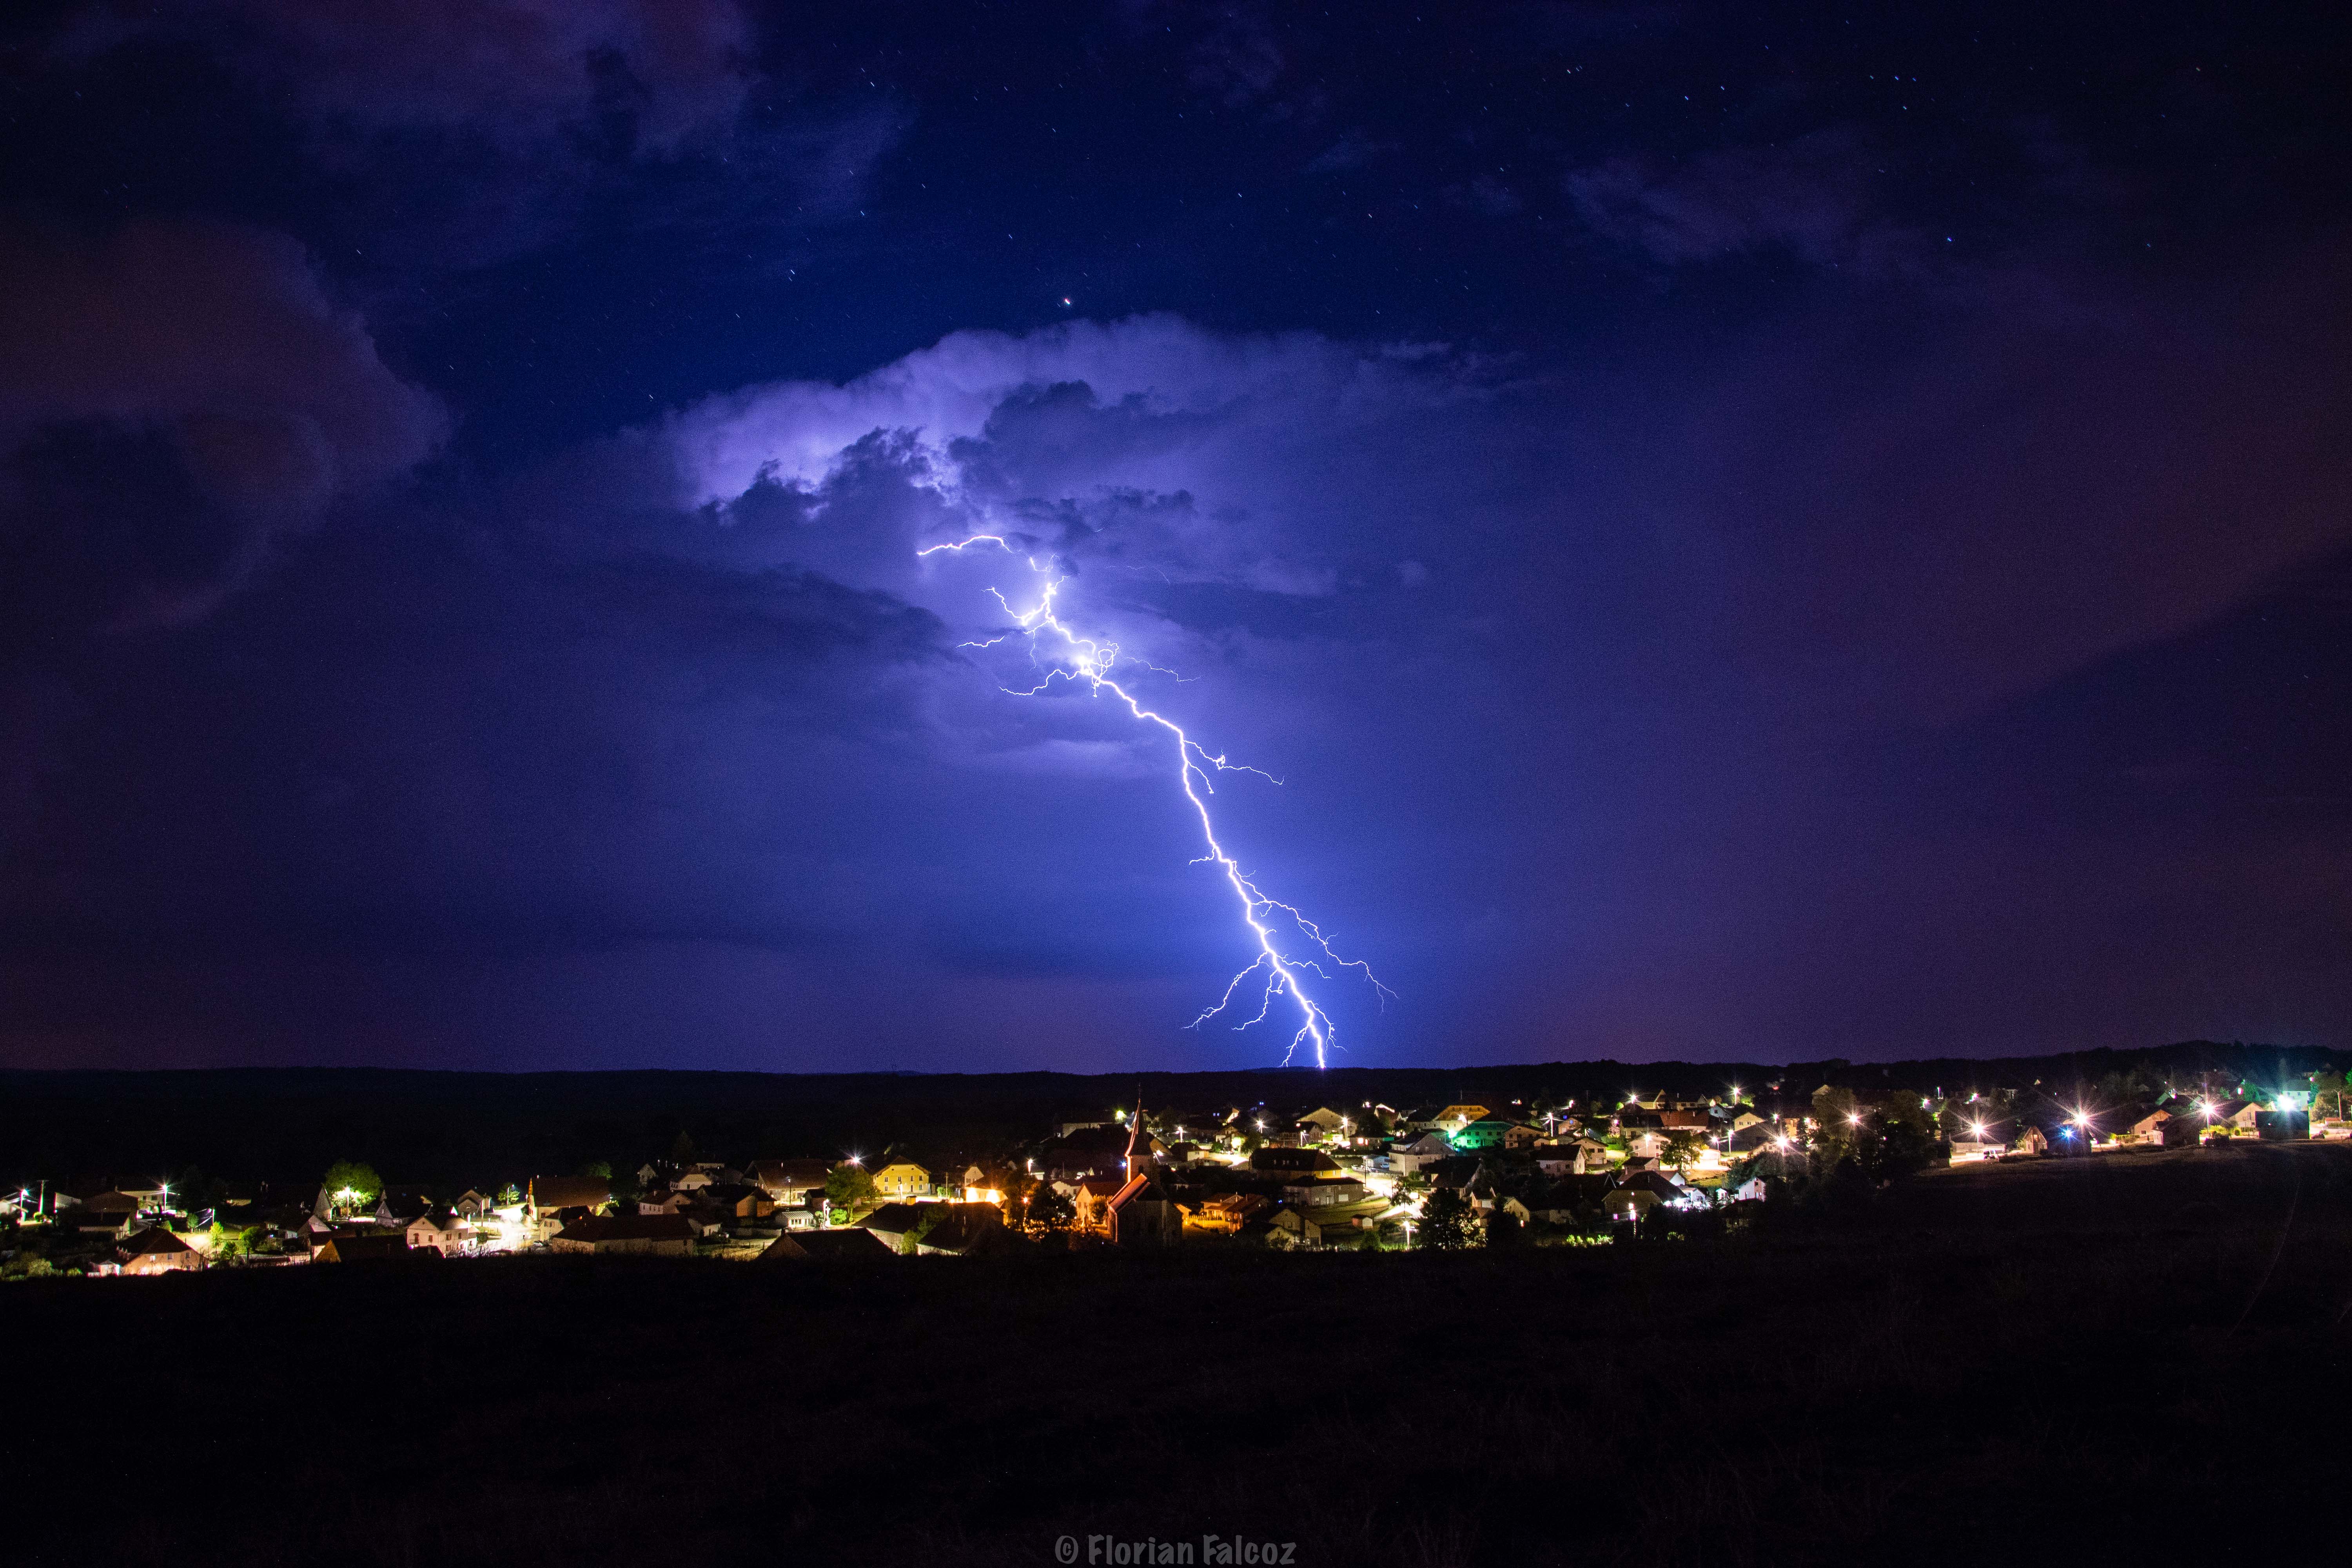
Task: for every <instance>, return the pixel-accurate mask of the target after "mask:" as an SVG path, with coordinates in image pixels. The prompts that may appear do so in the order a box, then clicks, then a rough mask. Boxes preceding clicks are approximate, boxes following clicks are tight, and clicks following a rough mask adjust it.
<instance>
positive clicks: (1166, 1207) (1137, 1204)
mask: <svg viewBox="0 0 2352 1568" xmlns="http://www.w3.org/2000/svg"><path fill="white" fill-rule="evenodd" d="M1358 1190H1359V1191H1361V1190H1362V1189H1361V1187H1360V1186H1359V1187H1358ZM1103 1216H1104V1234H1106V1235H1108V1237H1110V1239H1111V1241H1112V1242H1113V1244H1115V1245H1117V1246H1119V1247H1165V1246H1166V1245H1168V1243H1170V1242H1171V1241H1173V1240H1175V1239H1176V1237H1177V1236H1178V1234H1179V1233H1180V1232H1181V1231H1182V1230H1183V1228H1184V1216H1183V1214H1182V1213H1181V1211H1180V1210H1179V1209H1178V1208H1177V1207H1176V1205H1175V1203H1174V1202H1173V1201H1172V1200H1171V1199H1170V1197H1169V1196H1168V1193H1167V1190H1166V1189H1165V1188H1163V1187H1161V1186H1160V1184H1158V1183H1157V1182H1154V1181H1153V1180H1152V1179H1151V1178H1150V1176H1148V1175H1141V1176H1137V1177H1136V1178H1135V1179H1134V1180H1132V1181H1130V1182H1129V1183H1128V1184H1126V1185H1125V1186H1123V1187H1121V1188H1120V1189H1119V1190H1118V1193H1116V1194H1113V1196H1112V1197H1111V1200H1110V1201H1109V1202H1108V1204H1106V1205H1103Z"/></svg>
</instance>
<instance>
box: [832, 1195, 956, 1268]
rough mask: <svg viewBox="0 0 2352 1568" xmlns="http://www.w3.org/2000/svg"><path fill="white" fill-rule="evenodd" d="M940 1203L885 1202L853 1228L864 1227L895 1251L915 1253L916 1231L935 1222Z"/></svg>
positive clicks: (908, 1253)
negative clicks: (914, 1238)
mask: <svg viewBox="0 0 2352 1568" xmlns="http://www.w3.org/2000/svg"><path fill="white" fill-rule="evenodd" d="M944 1206H945V1205H940V1204H884V1205H882V1206H881V1207H880V1208H877V1209H876V1210H875V1211H874V1212H873V1213H872V1214H869V1215H866V1217H865V1218H863V1219H861V1220H859V1221H858V1222H857V1224H856V1226H853V1227H851V1228H854V1229H858V1230H864V1231H866V1232H867V1233H868V1234H870V1235H871V1236H872V1237H874V1239H876V1240H877V1241H879V1242H881V1243H882V1244H883V1245H884V1246H886V1247H889V1249H890V1250H891V1251H893V1252H897V1253H901V1254H906V1255H908V1256H911V1255H912V1254H913V1252H914V1250H915V1244H914V1241H913V1239H912V1238H913V1237H914V1236H915V1233H916V1232H918V1231H919V1230H922V1229H924V1228H926V1227H927V1226H930V1225H932V1224H933V1223H935V1222H936V1221H937V1220H938V1219H939V1218H940V1217H942V1216H941V1215H938V1214H936V1213H934V1212H933V1211H934V1210H937V1209H940V1208H943V1207H944Z"/></svg>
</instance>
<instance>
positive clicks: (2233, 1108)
mask: <svg viewBox="0 0 2352 1568" xmlns="http://www.w3.org/2000/svg"><path fill="white" fill-rule="evenodd" d="M2262 1110H2263V1107H2262V1102H2261V1101H2260V1100H2223V1101H2222V1102H2221V1104H2219V1105H2217V1106H2215V1107H2214V1108H2213V1110H2212V1114H2211V1115H2210V1117H2209V1118H2208V1120H2209V1121H2211V1122H2212V1124H2213V1125H2214V1126H2216V1127H2231V1128H2235V1129H2236V1130H2237V1131H2241V1132H2252V1131H2254V1130H2255V1128H2254V1118H2255V1117H2257V1116H2259V1115H2261V1114H2262Z"/></svg>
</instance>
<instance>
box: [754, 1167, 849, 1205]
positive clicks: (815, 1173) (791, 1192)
mask: <svg viewBox="0 0 2352 1568" xmlns="http://www.w3.org/2000/svg"><path fill="white" fill-rule="evenodd" d="M830 1173H833V1166H828V1163H825V1162H821V1159H762V1162H760V1163H755V1166H752V1168H751V1180H752V1184H755V1187H760V1190H764V1192H767V1194H769V1196H772V1199H776V1201H779V1204H781V1206H785V1208H802V1206H807V1204H809V1199H812V1196H816V1199H818V1201H821V1199H824V1194H825V1175H830Z"/></svg>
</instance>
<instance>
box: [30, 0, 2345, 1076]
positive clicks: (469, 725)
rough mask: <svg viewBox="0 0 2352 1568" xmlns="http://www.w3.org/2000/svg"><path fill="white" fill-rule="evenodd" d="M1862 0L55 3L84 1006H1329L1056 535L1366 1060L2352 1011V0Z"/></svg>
mask: <svg viewBox="0 0 2352 1568" xmlns="http://www.w3.org/2000/svg"><path fill="white" fill-rule="evenodd" d="M1852 10H1853V12H1854V14H1853V15H1852V16H1847V15H1844V14H1842V13H1841V10H1840V8H1838V7H1831V6H1821V5H1816V6H1811V7H1759V6H1748V7H1740V8H1730V7H1717V6H1687V7H1685V6H1677V5H1622V6H1607V5H1510V6H1475V5H1467V6H1465V5H1448V6H1434V5H1433V6H1428V7H1425V8H1423V9H1420V10H1416V9H1414V8H1412V7H1410V6H1386V5H1348V6H1334V7H1331V8H1329V9H1328V10H1325V9H1318V8H1316V7H1313V6H1310V5H1255V4H1219V5H1160V4H1150V3H1144V0H1117V3H1097V4H1076V3H1072V4H1055V3H1050V0H1025V3H1023V4H1017V5H995V6H989V5H902V4H889V3H887V0H876V3H870V4H863V5H839V6H816V5H809V6H793V7H785V6H756V5H750V4H748V3H747V4H741V5H738V4H733V3H730V0H408V3H404V4H401V5H383V4H373V3H369V0H219V3H214V4H201V3H194V0H190V3H186V4H168V3H167V4H157V5H143V4H142V5H131V4H127V3H126V4H120V5H108V4H96V5H91V4H77V5H19V6H16V7H12V8H11V15H12V17H13V20H11V21H9V22H7V23H5V24H0V28H5V32H4V33H0V45H5V54H0V138H5V142H0V1064H5V1065H11V1066H20V1067H55V1066H199V1065H218V1064H231V1063H237V1064H243V1063H297V1062H299V1063H373V1064H383V1065H414V1066H434V1067H491V1068H564V1067H571V1068H594V1067H620V1066H676V1067H730V1068H732V1067H752V1068H776V1069H809V1070H823V1069H847V1068H909V1069H913V1068H921V1069H944V1070H990V1069H997V1068H1034V1067H1045V1068H1072V1069H1078V1070H1100V1069H1106V1068H1124V1067H1141V1066H1150V1067H1155V1068H1186V1067H1201V1068H1211V1067H1215V1068H1228V1067H1236V1066H1254V1065H1262V1064H1271V1063H1274V1062H1276V1061H1278V1060H1280V1059H1281V1058H1282V1055H1283V1051H1284V1047H1285V1046H1286V1041H1287V1037H1288V1033H1289V1030H1288V1026H1285V1025H1283V1024H1281V1023H1280V1022H1279V1021H1278V1016H1277V1019H1276V1020H1273V1021H1269V1022H1268V1023H1267V1024H1265V1025H1261V1026H1258V1027H1255V1028H1253V1029H1249V1030H1246V1031H1241V1032H1236V1031H1234V1030H1233V1029H1231V1028H1230V1027H1228V1026H1227V1025H1228V1024H1229V1023H1230V1022H1231V1021H1232V1020H1230V1019H1228V1020H1222V1021H1219V1022H1217V1023H1213V1024H1212V1025H1209V1026H1203V1027H1202V1028H1199V1029H1197V1030H1193V1029H1187V1028H1186V1027H1185V1026H1186V1024H1187V1022H1188V1021H1189V1020H1191V1019H1192V1017H1193V1016H1194V1015H1195V1014H1197V1013H1198V1012H1199V1011H1200V1010H1201V1009H1202V1007H1204V1006H1206V1005H1210V1004H1212V1003H1213V1002H1214V1001H1215V1000H1216V999H1217V997H1218V995H1219V994H1221V993H1222V992H1223V988H1224V985H1225V984H1226V981H1227V980H1228V978H1229V977H1230V975H1231V974H1232V973H1233V972H1234V970H1236V969H1238V968H1240V967H1241V966H1242V965H1243V964H1244V963H1246V962H1247V961H1248V959H1249V957H1250V952H1251V949H1250V946H1249V942H1248V933H1247V932H1246V931H1245V930H1244V928H1243V927H1242V925H1241V924H1240V922H1239V921H1238V919H1237V914H1236V910H1235V907H1234V903H1233V900H1232V898H1231V895H1230V893H1229V891H1228V890H1227V889H1224V888H1223V885H1222V884H1221V883H1220V882H1219V880H1218V879H1217V877H1216V875H1215V873H1214V871H1213V869H1212V868H1205V867H1202V866H1199V865H1195V864H1192V863H1191V862H1192V859H1193V858H1194V857H1195V856H1197V855H1198V854H1199V853H1200V845H1199V841H1198V837H1197V832H1196V828H1195V826H1194V824H1193V822H1192V819H1191V818H1190V816H1188V808H1187V806H1186V805H1185V802H1184V799H1183V797H1182V795H1181V794H1180V793H1178V790H1177V786H1176V778H1175V772H1174V767H1173V760H1172V759H1173V752H1172V751H1171V748H1170V746H1169V744H1168V743H1167V741H1166V738H1165V736H1164V735H1161V734H1159V733H1157V732H1155V731H1150V729H1149V728H1148V727H1144V726H1139V725H1137V724H1136V723H1135V722H1133V721H1131V720H1129V719H1127V718H1125V717H1123V716H1122V715H1121V713H1119V712H1118V710H1116V709H1115V708H1114V706H1113V705H1112V704H1111V703H1110V702H1109V701H1108V700H1100V699H1094V698H1090V697H1088V696H1087V694H1086V693H1085V691H1084V689H1082V688H1079V687H1074V686H1072V685H1071V684H1069V683H1066V682H1064V683H1058V684H1056V685H1055V687H1054V688H1052V689H1049V690H1048V691H1047V692H1045V694H1043V695H1040V696H1037V697H1034V698H1028V699H1024V698H1020V697H1015V696H1010V695H1006V694H1004V693H1003V690H1002V689H1001V688H1003V687H1004V686H1006V685H1010V684H1013V683H1014V682H1015V680H1016V679H1018V678H1019V677H1020V676H1021V675H1022V673H1023V671H1024V669H1025V668H1026V666H1025V664H1024V662H1023V655H1022V651H1021V649H1022V646H1023V645H1021V644H1020V643H1019V642H1018V639H1016V641H1015V642H1014V643H1013V644H1011V645H1003V644H1000V645H999V646H998V647H994V648H967V647H959V646H958V645H959V644H962V643H966V642H972V641H984V640H986V639H987V638H989V637H992V636H996V635H998V634H1000V633H1002V632H1003V631H1004V630H1005V629H1006V616H1005V615H1004V613H1003V611H1002V610H1001V609H999V608H998V606H997V605H996V603H995V601H994V600H993V599H992V598H991V597H990V596H989V595H988V593H987V589H988V588H989V587H990V586H991V585H992V584H994V585H996V586H999V587H1002V588H1003V590H1004V591H1005V592H1006V594H1007V595H1008V597H1010V598H1011V599H1012V600H1013V603H1014V604H1015V605H1016V607H1026V604H1027V603H1028V602H1030V601H1032V600H1034V587H1033V586H1032V579H1031V578H1030V577H1029V575H1028V573H1027V570H1026V568H1024V567H1023V566H1022V565H1021V564H1020V563H1019V560H1018V559H1016V558H1013V557H1007V556H1003V555H1002V554H996V555H991V554H990V552H986V551H984V550H983V551H981V552H977V553H975V552H966V553H965V554H964V555H961V556H957V555H952V554H950V555H941V556H933V557H929V558H923V559H919V558H918V557H917V555H916V551H917V550H918V549H919V548H921V547H923V546H925V545H929V544H935V543H939V542H943V541H948V540H952V539H958V538H962V537H964V536H966V535H968V534H971V533H973V532H980V531H991V532H996V533H1000V534H1003V535H1005V536H1007V537H1009V538H1011V539H1013V540H1014V541H1015V542H1017V544H1018V547H1019V548H1020V549H1021V550H1022V551H1023V552H1024V553H1025V554H1027V555H1031V556H1034V557H1035V558H1037V559H1039V560H1041V561H1043V562H1047V563H1053V567H1054V569H1055V571H1058V572H1060V573H1062V574H1066V584H1065V585H1064V587H1063V588H1062V590H1061V591H1060V592H1061V597H1060V601H1059V603H1060V606H1061V608H1062V610H1063V612H1064V615H1065V617H1066V619H1067V620H1068V621H1070V622H1071V623H1072V624H1073V625H1074V626H1082V627H1084V628H1085V629H1086V630H1087V632H1088V633H1089V634H1091V635H1096V636H1098V637H1105V638H1108V639H1113V640H1116V641H1117V642H1118V645H1119V647H1120V648H1121V650H1122V654H1123V655H1125V656H1130V657H1132V658H1139V659H1141V660H1146V661H1149V663H1150V664H1152V665H1157V666H1160V667H1162V668H1164V669H1165V670H1169V671H1174V672H1177V673H1178V674H1180V675H1181V677H1182V679H1181V680H1180V679H1177V678H1176V676H1175V675H1169V674H1162V673H1159V672H1155V671H1153V670H1151V669H1149V668H1141V667H1139V666H1128V665H1122V667H1121V668H1122V669H1126V668H1135V669H1136V671H1137V674H1136V679H1135V689H1136V690H1137V692H1138V694H1139V696H1141V697H1143V698H1144V699H1146V700H1149V701H1150V702H1151V703H1152V704H1153V705H1154V706H1156V707H1158V708H1159V709H1160V710H1163V711H1165V712H1167V713H1169V714H1171V716H1173V717H1175V718H1177V719H1178V720H1179V721H1181V722H1182V723H1184V724H1185V725H1187V726H1189V727H1190V728H1191V730H1192V731H1193V732H1194V733H1195V734H1196V735H1197V736H1198V737H1199V738H1200V739H1201V740H1202V742H1204V743H1206V744H1207V745H1208V746H1209V747H1210V748H1211V749H1212V750H1218V751H1223V752H1225V753H1226V754H1227V755H1228V756H1229V757H1230V758H1231V759H1232V760H1234V761H1235V762H1237V763H1248V764H1252V765H1254V766H1256V767H1259V768H1262V769H1264V770H1265V771H1266V772H1267V773H1271V774H1274V775H1276V777H1278V778H1279V779H1280V780H1281V781H1282V783H1281V784H1279V785H1278V786H1277V785H1276V784H1272V783H1268V782H1266V781H1265V780H1264V779H1260V778H1256V777H1254V776H1251V775H1247V774H1225V775H1221V776H1220V778H1219V781H1218V784H1219V789H1218V794H1217V795H1216V797H1215V806H1216V810H1217V813H1218V824H1219V827H1220V830H1221V832H1222V833H1223V835H1224V837H1225V840H1226V842H1227V843H1228V844H1229V846H1230V847H1233V848H1234V850H1235V851H1236V853H1237V854H1238V855H1239V857H1240V858H1241V860H1242V862H1243V864H1244V866H1245V868H1247V869H1248V870H1249V871H1250V872H1251V873H1253V874H1255V876H1257V877H1258V878H1259V879H1260V880H1261V882H1262V884H1263V886H1264V888H1265V890H1266V891H1267V892H1269V893H1271V894H1273V895H1275V896H1276V897H1278V898H1281V899H1284V900H1290V901H1292V902H1294V903H1296V904H1297V906H1298V907H1300V908H1301V909H1302V910H1305V911H1307V913H1308V914H1309V915H1311V916H1312V917H1314V918H1315V919H1317V920H1318V921H1321V922H1322V923H1323V925H1324V927H1325V929H1326V930H1327V931H1329V932H1330V933H1332V935H1333V939H1334V942H1335V945H1336V946H1337V947H1338V948H1339V950H1340V951H1341V952H1343V953H1345V954H1346V955H1347V956H1349V957H1351V958H1361V959H1363V960H1365V961H1367V962H1369V963H1370V964H1371V965H1372V966H1373V968H1374V970H1375V971H1376V972H1377V973H1378V974H1379V975H1380V977H1381V980H1382V981H1384V982H1385V983H1386V984H1387V985H1388V986H1389V987H1390V988H1391V990H1392V991H1393V992H1394V993H1395V996H1394V999H1393V1000H1392V1001H1390V1002H1388V1003H1387V1004H1386V1005H1385V1007H1383V1006H1382V1005H1381V1003H1380V999H1379V997H1378V996H1377V994H1375V993H1374V992H1373V991H1372V989H1371V988H1370V986H1369V985H1367V984H1363V983H1362V982H1361V981H1360V980H1358V979H1357V978H1355V977H1353V976H1352V975H1347V974H1342V975H1340V976H1339V977H1338V978H1335V979H1333V980H1330V981H1328V982H1326V981H1315V982H1312V984H1313V987H1314V991H1315V994H1316V995H1317V996H1318V999H1320V1000H1321V1001H1322V1002H1323V1003H1324V1004H1325V1005H1328V1008H1329V1010H1330V1012H1331V1015H1332V1016H1333V1017H1334V1018H1335V1019H1336V1021H1337V1023H1338V1025H1339V1029H1340V1031H1341V1033H1340V1037H1339V1043H1340V1046H1341V1047H1343V1048H1342V1050H1341V1051H1340V1052H1339V1053H1337V1054H1335V1055H1334V1057H1333V1058H1332V1059H1333V1060H1334V1062H1335V1063H1352V1064H1358V1065H1366V1064H1424V1063H1425V1064H1433V1065H1443V1064H1453V1063H1466V1062H1495V1061H1512V1060H1542V1059H1549V1058H1590V1057H1615V1058H1623V1059H1631V1060H1641V1059H1654V1058H1667V1057H1675V1058H1693V1059H1749V1060H1772V1059H1781V1060H1786V1059H1793V1058H1819V1057H1822V1056H1828V1055H1840V1056H1845V1057H1849V1058H1854V1059H1857V1060H1868V1059H1873V1058H1881V1059H1884V1058H1898V1057H1906V1056H1919V1055H1928V1054H1962V1055H1966V1054H1985V1055H1990V1054H1996V1053H2017V1052H2026V1051H2037V1050H2058V1049H2067V1048H2074V1047H2090V1046H2117V1047H2125V1046H2138V1045H2148V1044H2155V1043H2158V1042H2162V1041H2168V1040H2176V1039H2185V1038H2213V1039H2222V1040H2231V1039H2243V1040H2259V1041H2265V1042H2277V1043H2295V1044H2314V1045H2326V1046H2334V1047H2347V1046H2352V1023H2347V1019H2352V1011H2348V1010H2352V857H2348V856H2347V851H2352V719H2347V714H2352V512H2347V505H2346V500H2345V498H2346V495H2347V479H2352V428H2347V410H2352V330H2348V329H2352V225H2347V218H2352V201H2348V200H2347V195H2352V181H2347V175H2346V170H2347V158H2348V157H2352V123H2347V121H2352V99H2347V95H2346V94H2345V92H2344V90H2343V87H2342V79H2341V72H2340V65H2341V61H2342V60H2343V59H2344V58H2347V56H2352V38H2347V37H2346V36H2345V34H2346V31H2347V24H2346V22H2345V20H2344V12H2343V10H2342V8H2341V7H2340V6H2337V5H2304V6H2286V5H2282V6H2275V7H2263V8H2255V7H2232V6H2221V5H2210V4H2207V5H2194V6H2183V5H2138V6H2132V7H2091V6H2080V7H2069V6H2063V5H2018V6H1999V5H1970V6H1945V7H1937V6H1924V5H1906V6H1899V7H1896V6H1877V7H1853V8H1852ZM1031 679H1034V672H1032V674H1031ZM1244 1016H1246V1012H1244Z"/></svg>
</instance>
